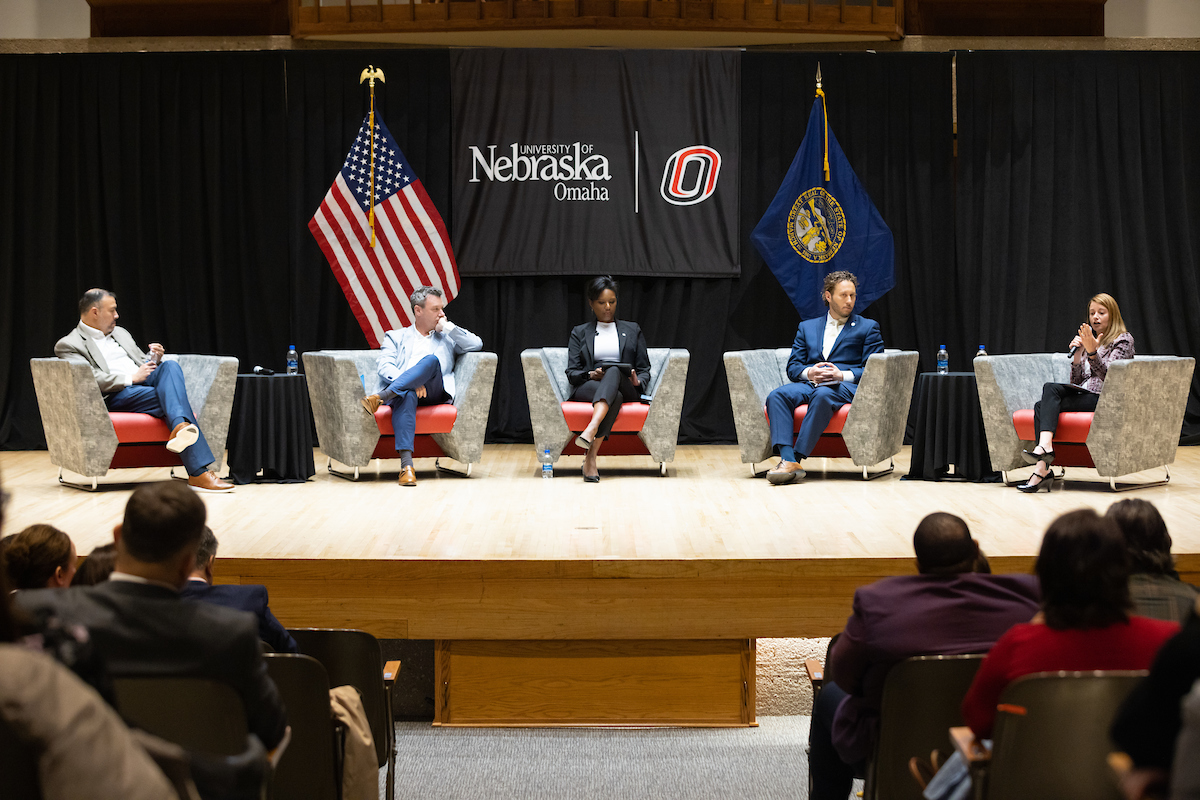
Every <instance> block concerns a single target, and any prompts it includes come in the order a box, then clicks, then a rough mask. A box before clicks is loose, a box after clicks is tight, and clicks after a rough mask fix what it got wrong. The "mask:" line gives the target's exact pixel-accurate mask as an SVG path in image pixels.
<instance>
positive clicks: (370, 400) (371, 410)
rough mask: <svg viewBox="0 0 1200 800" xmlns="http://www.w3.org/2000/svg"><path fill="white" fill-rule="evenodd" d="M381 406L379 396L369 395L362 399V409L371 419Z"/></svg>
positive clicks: (381, 402)
mask: <svg viewBox="0 0 1200 800" xmlns="http://www.w3.org/2000/svg"><path fill="white" fill-rule="evenodd" d="M381 405H383V401H382V400H380V399H379V395H377V394H369V395H367V396H366V397H364V398H363V399H362V407H363V408H365V409H366V410H367V413H368V414H370V415H371V416H372V417H373V416H375V412H376V411H378V410H379V407H380V406H381Z"/></svg>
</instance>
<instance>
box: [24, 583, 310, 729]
mask: <svg viewBox="0 0 1200 800" xmlns="http://www.w3.org/2000/svg"><path fill="white" fill-rule="evenodd" d="M17 603H18V604H19V605H21V606H23V607H24V608H27V609H31V610H32V609H48V610H50V611H52V612H54V613H55V614H56V615H57V616H58V617H59V618H61V619H62V620H64V621H65V622H71V623H76V624H79V625H83V626H84V627H85V628H87V629H88V631H89V632H90V633H91V636H92V640H93V641H94V642H95V644H96V648H97V649H98V650H99V651H100V654H101V655H102V656H103V657H104V659H105V660H106V661H107V662H108V671H109V674H111V675H112V676H113V677H124V676H142V677H170V676H187V677H196V678H211V679H213V680H217V681H221V682H222V683H226V684H228V685H229V686H231V687H233V689H234V690H236V691H237V693H238V694H239V695H240V696H241V698H242V702H243V703H244V704H245V706H246V719H247V721H248V722H249V726H250V731H251V732H252V733H254V734H257V735H258V738H259V739H261V740H262V743H263V744H264V745H265V746H266V747H267V748H268V749H270V748H273V747H275V745H277V744H279V742H280V740H281V739H282V738H283V732H284V729H285V728H286V727H287V714H286V713H285V711H284V708H283V701H282V700H281V699H280V697H279V691H278V690H277V689H276V688H275V684H274V683H272V681H271V679H270V677H269V676H268V675H267V666H266V664H265V663H264V662H263V658H262V653H261V650H260V648H259V644H258V621H257V620H256V619H255V618H254V617H253V616H251V615H250V614H247V613H245V612H242V611H234V610H232V609H228V608H222V607H221V606H216V605H211V604H208V603H192V602H184V601H183V600H182V599H181V598H180V596H179V595H178V594H177V593H176V592H173V591H171V590H170V589H167V588H165V587H162V586H154V585H148V584H140V583H132V582H128V581H112V580H110V581H106V582H104V583H101V584H97V585H96V586H86V587H78V588H73V589H37V590H34V591H26V592H18V593H17Z"/></svg>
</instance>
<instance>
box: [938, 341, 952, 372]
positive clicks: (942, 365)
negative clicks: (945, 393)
mask: <svg viewBox="0 0 1200 800" xmlns="http://www.w3.org/2000/svg"><path fill="white" fill-rule="evenodd" d="M937 364H938V375H945V374H946V373H948V372H949V371H950V354H949V353H947V352H946V345H942V349H940V350H938V355H937Z"/></svg>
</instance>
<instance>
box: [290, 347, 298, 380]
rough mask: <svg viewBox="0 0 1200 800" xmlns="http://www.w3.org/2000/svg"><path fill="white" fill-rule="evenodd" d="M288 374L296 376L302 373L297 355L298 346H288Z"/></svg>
mask: <svg viewBox="0 0 1200 800" xmlns="http://www.w3.org/2000/svg"><path fill="white" fill-rule="evenodd" d="M287 368H288V370H287V374H288V375H295V374H296V373H297V372H299V371H300V357H299V356H298V355H296V345H294V344H292V345H288V352H287Z"/></svg>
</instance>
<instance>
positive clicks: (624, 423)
mask: <svg viewBox="0 0 1200 800" xmlns="http://www.w3.org/2000/svg"><path fill="white" fill-rule="evenodd" d="M562 411H563V417H565V418H566V420H567V427H568V428H570V429H571V431H572V432H574V433H579V432H580V431H581V430H583V429H584V428H586V427H587V426H588V423H589V422H591V421H592V411H593V409H592V404H591V403H581V402H579V401H577V400H568V401H566V402H565V403H563V404H562ZM649 415H650V406H649V405H647V404H646V403H622V404H621V410H620V411H618V412H617V420H616V422H614V423H613V427H612V429H613V433H637V432H638V431H640V430H641V429H642V426H643V425H645V424H646V417H647V416H649Z"/></svg>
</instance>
